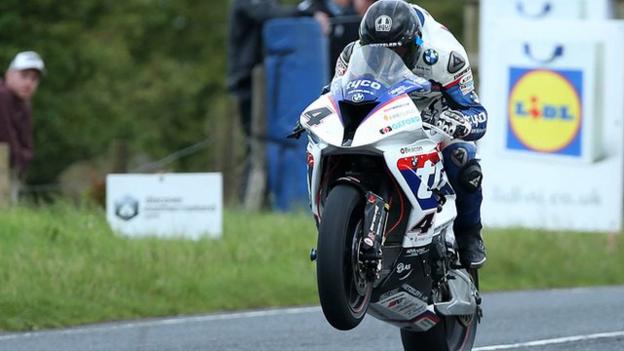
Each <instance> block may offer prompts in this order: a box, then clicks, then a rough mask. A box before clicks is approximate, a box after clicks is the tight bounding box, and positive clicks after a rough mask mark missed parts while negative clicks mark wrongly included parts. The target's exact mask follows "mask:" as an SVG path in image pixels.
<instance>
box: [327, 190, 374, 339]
mask: <svg viewBox="0 0 624 351" xmlns="http://www.w3.org/2000/svg"><path fill="white" fill-rule="evenodd" d="M363 216H364V196H363V195H362V194H361V193H360V192H359V191H358V190H357V189H355V188H354V187H353V186H350V185H348V184H339V185H337V186H336V187H334V188H333V189H332V190H331V192H330V193H329V195H328V197H327V200H326V201H325V207H324V210H323V217H322V219H321V223H320V227H319V236H318V245H317V250H318V258H317V260H316V278H317V284H318V292H319V299H320V302H321V307H322V309H323V314H324V315H325V318H326V319H327V321H328V322H329V323H330V324H331V325H332V326H333V327H334V328H336V329H340V330H350V329H353V328H355V327H356V326H357V325H358V324H360V322H361V321H362V319H363V318H364V316H365V315H366V311H367V309H368V304H369V302H370V297H371V294H372V282H369V281H366V277H365V275H364V274H363V271H362V270H361V269H360V265H359V261H358V252H359V245H360V243H361V241H362V223H363Z"/></svg>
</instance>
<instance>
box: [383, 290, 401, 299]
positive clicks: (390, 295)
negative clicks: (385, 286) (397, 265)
mask: <svg viewBox="0 0 624 351" xmlns="http://www.w3.org/2000/svg"><path fill="white" fill-rule="evenodd" d="M398 292H399V289H398V288H397V289H392V290H388V291H386V292H385V293H383V294H381V296H379V299H380V300H385V299H387V298H389V297H392V296H394V295H396V294H397V293H398Z"/></svg>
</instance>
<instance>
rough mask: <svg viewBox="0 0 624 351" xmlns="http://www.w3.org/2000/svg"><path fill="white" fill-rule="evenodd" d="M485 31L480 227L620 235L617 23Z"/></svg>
mask: <svg viewBox="0 0 624 351" xmlns="http://www.w3.org/2000/svg"><path fill="white" fill-rule="evenodd" d="M489 26H490V28H489V29H490V30H492V32H493V33H496V34H494V35H492V36H491V38H490V40H491V42H490V43H489V44H490V45H491V47H495V48H497V49H496V50H492V51H489V52H485V51H481V55H482V56H483V55H487V56H488V59H487V60H486V61H481V63H482V64H484V63H485V64H484V65H482V66H481V67H480V71H481V72H482V75H481V77H482V80H481V91H480V97H481V100H482V102H483V105H484V106H485V107H486V109H487V110H488V112H489V116H490V119H489V122H488V132H487V134H486V136H485V137H484V138H483V139H482V141H481V142H480V143H479V152H480V154H481V157H482V165H483V169H484V203H483V220H484V223H485V225H488V226H498V227H500V226H505V227H506V226H523V227H530V228H547V229H573V230H586V231H618V230H620V229H621V228H622V217H623V209H622V207H623V201H624V199H623V183H624V103H623V97H624V60H623V58H624V22H622V21H580V20H576V21H555V20H551V21H543V22H534V23H531V25H527V21H510V20H499V21H489ZM518 28H522V30H518ZM486 62H487V63H486ZM486 76H487V77H489V79H488V78H485V77H486Z"/></svg>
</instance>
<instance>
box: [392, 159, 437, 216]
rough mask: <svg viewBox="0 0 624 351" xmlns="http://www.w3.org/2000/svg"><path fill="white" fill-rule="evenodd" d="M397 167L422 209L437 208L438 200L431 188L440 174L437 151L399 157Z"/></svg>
mask: <svg viewBox="0 0 624 351" xmlns="http://www.w3.org/2000/svg"><path fill="white" fill-rule="evenodd" d="M397 168H398V169H399V171H400V172H401V175H402V176H403V178H405V181H406V182H407V184H408V185H409V187H410V189H411V190H412V192H413V193H414V195H415V196H416V200H417V201H418V204H419V205H420V207H421V208H422V210H428V209H433V208H437V206H438V201H437V200H436V199H435V197H434V196H433V191H432V190H431V189H434V188H435V186H436V185H437V184H438V183H439V182H440V178H441V176H442V165H441V159H440V155H439V154H438V152H437V151H433V152H430V153H428V154H423V155H416V156H408V157H403V158H400V159H399V160H398V161H397Z"/></svg>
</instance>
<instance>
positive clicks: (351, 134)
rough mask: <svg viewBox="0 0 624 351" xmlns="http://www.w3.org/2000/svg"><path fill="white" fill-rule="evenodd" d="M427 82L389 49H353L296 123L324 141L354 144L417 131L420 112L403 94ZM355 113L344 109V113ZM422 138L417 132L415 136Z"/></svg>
mask: <svg viewBox="0 0 624 351" xmlns="http://www.w3.org/2000/svg"><path fill="white" fill-rule="evenodd" d="M430 90H431V84H430V83H429V82H428V81H427V80H425V79H423V78H421V77H418V76H416V75H414V74H413V73H412V72H411V71H410V70H409V69H408V68H407V67H406V66H405V64H404V63H403V61H402V60H401V58H400V57H399V56H398V55H397V54H396V53H394V51H392V50H390V49H388V48H384V47H375V46H364V47H359V48H358V49H357V50H354V52H353V55H352V57H351V62H350V63H349V68H348V69H347V71H346V72H345V74H344V75H343V76H341V77H339V78H337V79H335V80H334V81H333V82H332V85H331V93H328V94H326V95H324V96H321V97H320V98H319V99H318V100H317V101H315V102H314V103H312V104H311V105H310V106H309V107H308V109H306V111H304V113H303V114H302V116H301V120H300V122H301V124H302V125H303V126H304V127H306V129H308V131H310V133H311V134H312V135H313V136H314V137H317V138H319V139H320V140H322V141H324V142H326V143H327V144H329V145H333V146H337V147H343V148H354V147H361V146H366V145H371V144H375V143H378V142H380V141H382V140H383V139H386V138H389V137H395V139H396V135H397V134H401V133H404V132H411V133H414V132H419V131H420V132H422V131H423V128H422V120H421V119H420V113H419V111H418V109H417V107H416V105H414V103H413V102H412V101H411V99H410V98H409V96H408V94H415V93H416V94H418V93H425V94H426V93H428V92H430ZM354 110H355V111H357V113H349V111H354ZM420 137H422V136H420Z"/></svg>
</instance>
